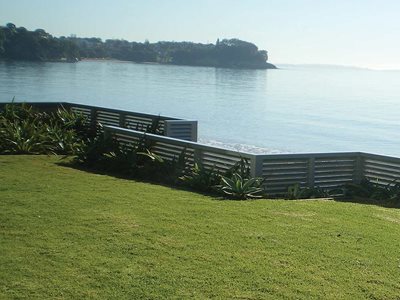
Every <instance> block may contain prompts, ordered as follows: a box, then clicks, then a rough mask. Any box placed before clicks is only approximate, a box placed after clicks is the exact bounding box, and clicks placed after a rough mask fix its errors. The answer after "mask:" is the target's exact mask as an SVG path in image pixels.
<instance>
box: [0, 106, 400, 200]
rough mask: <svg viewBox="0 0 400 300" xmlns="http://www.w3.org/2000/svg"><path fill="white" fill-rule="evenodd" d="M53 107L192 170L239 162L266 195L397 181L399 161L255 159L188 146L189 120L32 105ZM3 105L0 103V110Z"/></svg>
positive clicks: (358, 156)
mask: <svg viewBox="0 0 400 300" xmlns="http://www.w3.org/2000/svg"><path fill="white" fill-rule="evenodd" d="M59 105H63V106H64V107H66V108H71V109H72V110H74V111H79V112H81V113H82V114H84V115H86V116H88V118H90V119H91V120H92V121H94V120H95V121H100V122H101V123H102V124H103V125H104V130H105V133H106V134H112V135H113V136H115V137H116V138H117V139H118V140H119V141H121V142H123V143H125V144H126V145H128V146H129V145H132V144H133V143H136V142H138V141H139V140H140V139H141V138H143V137H144V136H146V139H147V140H148V141H150V142H151V143H152V145H153V150H154V152H155V153H157V154H158V155H160V156H161V157H163V158H165V159H169V160H172V159H177V158H178V157H179V155H181V153H182V152H183V151H184V153H185V158H186V161H187V162H188V163H189V164H191V165H193V163H194V161H195V159H197V160H198V161H199V162H201V163H202V164H203V165H204V166H205V167H207V168H214V169H215V170H218V171H220V172H221V173H223V172H225V171H227V170H228V169H230V168H231V167H232V166H233V165H234V164H235V163H236V162H237V161H239V160H240V159H241V158H245V159H247V160H248V163H249V167H250V170H251V175H252V176H253V177H263V178H264V179H265V181H264V187H265V189H266V191H267V193H269V194H270V195H282V194H285V193H286V192H287V189H288V187H289V186H291V185H293V184H300V186H302V187H320V188H324V189H331V188H335V187H340V186H342V185H343V184H345V183H349V182H355V183H358V182H360V181H361V180H362V179H363V178H367V179H369V180H371V181H373V182H376V183H378V184H383V185H386V184H393V183H394V181H396V180H397V181H400V158H396V157H389V156H383V155H375V154H369V153H363V152H344V153H311V154H268V155H255V154H250V153H246V152H238V151H231V150H227V149H223V148H218V147H214V146H208V145H203V144H199V143H196V142H193V141H191V140H193V139H194V137H195V140H197V122H195V123H192V124H190V125H188V123H190V122H191V121H187V123H185V121H183V123H182V124H183V127H182V128H179V127H174V126H175V125H176V124H179V123H180V122H181V121H182V120H177V119H173V118H167V117H162V116H154V115H146V114H140V113H133V112H127V111H121V110H115V109H108V108H101V107H94V106H88V105H81V104H73V103H34V106H36V107H38V108H39V109H42V110H44V111H51V110H54V109H56V108H57V107H59ZM3 106H4V104H3V103H0V109H1V108H2V107H3ZM154 118H160V121H161V122H162V124H163V126H164V128H165V129H166V132H170V133H171V132H175V134H176V136H177V137H178V138H173V137H168V136H161V135H154V134H147V133H144V132H143V130H144V128H145V127H147V126H148V125H149V124H151V122H153V120H154ZM168 122H170V124H168ZM190 126H192V127H190ZM190 128H192V129H193V130H195V132H193V130H192V131H191V130H190ZM189 135H190V137H189ZM185 137H186V138H187V139H188V140H185Z"/></svg>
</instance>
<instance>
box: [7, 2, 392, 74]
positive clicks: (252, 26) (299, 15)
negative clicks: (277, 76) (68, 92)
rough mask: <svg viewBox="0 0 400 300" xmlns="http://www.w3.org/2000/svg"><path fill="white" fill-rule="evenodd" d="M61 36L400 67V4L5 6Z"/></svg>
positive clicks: (10, 17)
mask: <svg viewBox="0 0 400 300" xmlns="http://www.w3.org/2000/svg"><path fill="white" fill-rule="evenodd" d="M8 22H12V23H15V24H16V25H17V26H24V27H26V28H28V29H36V28H43V29H45V30H46V31H48V32H50V33H51V34H53V35H55V36H60V35H65V36H68V35H70V34H76V35H78V36H85V37H87V36H96V37H101V38H103V39H106V38H123V39H126V40H131V41H144V40H145V39H149V40H150V41H151V42H154V41H159V40H175V41H183V40H185V41H197V42H213V43H214V42H215V41H216V39H217V38H232V37H237V38H240V39H243V40H247V41H251V42H254V43H255V44H257V45H258V46H259V48H261V49H266V50H268V51H269V55H270V61H271V62H273V63H296V64H301V63H307V64H309V63H316V64H339V65H354V66H364V67H373V68H400V0H198V1H191V0H113V1H111V0H80V1H77V0H68V1H66V0H0V23H2V24H5V23H8Z"/></svg>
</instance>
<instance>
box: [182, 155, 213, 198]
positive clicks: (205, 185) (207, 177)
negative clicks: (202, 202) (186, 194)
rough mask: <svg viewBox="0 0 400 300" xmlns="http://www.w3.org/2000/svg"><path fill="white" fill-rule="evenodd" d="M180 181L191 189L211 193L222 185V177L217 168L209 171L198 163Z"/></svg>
mask: <svg viewBox="0 0 400 300" xmlns="http://www.w3.org/2000/svg"><path fill="white" fill-rule="evenodd" d="M180 180H181V182H182V183H183V184H184V185H186V186H188V187H189V188H191V189H194V190H197V191H200V192H206V193H210V192H212V191H215V187H216V186H217V185H219V184H220V182H221V175H220V173H219V172H218V170H215V168H211V169H207V168H205V167H204V166H203V165H202V164H201V163H200V162H198V161H197V162H195V163H194V166H193V167H192V168H190V170H188V172H187V173H186V174H185V175H184V176H181V177H180Z"/></svg>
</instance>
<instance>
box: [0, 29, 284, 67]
mask: <svg viewBox="0 0 400 300" xmlns="http://www.w3.org/2000/svg"><path fill="white" fill-rule="evenodd" d="M82 59H95V60H106V59H114V60H119V61H132V62H136V63H157V64H162V65H183V66H204V67H217V68H218V67H220V68H235V69H276V68H277V67H276V66H275V65H273V64H271V63H269V62H267V61H268V52H267V51H266V50H259V49H258V47H257V46H256V45H255V44H253V43H250V42H246V41H242V40H239V39H222V40H219V39H218V40H217V41H216V42H215V44H211V43H209V44H201V43H194V42H166V41H161V42H156V43H150V42H148V41H145V42H144V43H140V42H129V41H126V40H116V39H110V40H105V41H102V40H101V39H100V38H95V37H91V38H79V37H76V36H70V37H63V36H62V37H54V36H52V35H51V34H49V33H47V32H46V31H45V30H43V29H36V30H34V31H29V30H27V29H26V28H24V27H17V26H15V25H14V24H12V23H8V24H7V25H6V26H0V60H11V61H14V60H25V61H39V62H40V61H41V62H69V63H72V62H78V61H80V60H82Z"/></svg>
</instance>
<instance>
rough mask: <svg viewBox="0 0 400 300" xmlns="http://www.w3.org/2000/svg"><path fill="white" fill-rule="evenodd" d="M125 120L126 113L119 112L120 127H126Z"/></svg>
mask: <svg viewBox="0 0 400 300" xmlns="http://www.w3.org/2000/svg"><path fill="white" fill-rule="evenodd" d="M125 120H126V115H125V114H123V113H120V114H119V127H122V128H125Z"/></svg>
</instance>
